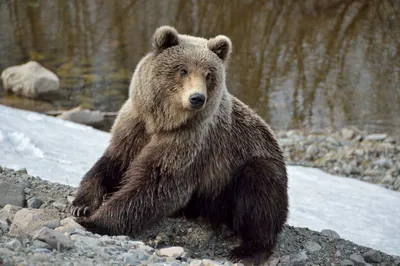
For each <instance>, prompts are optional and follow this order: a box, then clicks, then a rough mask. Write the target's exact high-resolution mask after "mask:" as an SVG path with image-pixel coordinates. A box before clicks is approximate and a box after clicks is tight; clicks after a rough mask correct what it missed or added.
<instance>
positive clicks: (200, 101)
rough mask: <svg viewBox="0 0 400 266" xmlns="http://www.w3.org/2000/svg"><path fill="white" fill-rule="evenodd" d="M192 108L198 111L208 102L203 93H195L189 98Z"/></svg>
mask: <svg viewBox="0 0 400 266" xmlns="http://www.w3.org/2000/svg"><path fill="white" fill-rule="evenodd" d="M189 101H190V106H191V107H192V108H194V109H198V108H200V107H202V106H203V105H204V103H205V102H206V97H205V96H204V94H202V93H198V92H196V93H193V94H191V95H190V96H189Z"/></svg>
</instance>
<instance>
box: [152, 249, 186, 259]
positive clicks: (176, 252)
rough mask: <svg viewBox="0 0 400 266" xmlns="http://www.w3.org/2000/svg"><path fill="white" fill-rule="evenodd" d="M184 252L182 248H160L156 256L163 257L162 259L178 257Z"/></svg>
mask: <svg viewBox="0 0 400 266" xmlns="http://www.w3.org/2000/svg"><path fill="white" fill-rule="evenodd" d="M183 252H185V250H184V249H183V248H182V247H169V248H162V249H160V250H158V251H157V255H159V256H164V257H174V258H177V257H180V256H181V255H182V254H183Z"/></svg>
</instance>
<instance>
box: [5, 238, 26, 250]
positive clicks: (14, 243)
mask: <svg viewBox="0 0 400 266" xmlns="http://www.w3.org/2000/svg"><path fill="white" fill-rule="evenodd" d="M6 248H8V249H10V250H12V251H19V250H20V249H21V248H22V244H21V241H19V240H18V239H13V240H11V241H10V242H8V243H7V244H6Z"/></svg>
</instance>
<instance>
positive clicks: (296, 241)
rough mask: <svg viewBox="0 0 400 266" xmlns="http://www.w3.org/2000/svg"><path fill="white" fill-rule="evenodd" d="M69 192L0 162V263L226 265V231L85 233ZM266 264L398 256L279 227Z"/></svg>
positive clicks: (362, 261)
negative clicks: (133, 235)
mask: <svg viewBox="0 0 400 266" xmlns="http://www.w3.org/2000/svg"><path fill="white" fill-rule="evenodd" d="M292 136H293V135H292ZM383 143H384V142H383ZM75 192H76V188H73V187H69V186H66V185H62V184H58V183H51V182H48V181H45V180H41V179H40V178H39V177H34V176H31V175H29V174H28V173H27V172H26V170H24V169H22V170H17V171H15V170H12V169H6V168H0V207H1V208H2V209H1V210H0V265H2V266H6V265H153V266H155V265H191V266H195V265H197V266H200V265H201V266H206V265H208V266H212V265H215V266H217V265H225V266H228V265H234V264H232V263H230V262H228V261H226V259H225V258H224V257H225V256H226V255H227V254H228V252H229V250H230V249H231V248H232V246H234V245H236V244H237V243H238V242H237V241H238V240H237V239H236V238H235V237H232V236H231V235H230V234H229V232H228V231H227V230H222V232H221V233H220V234H219V236H212V233H211V231H210V230H209V228H208V226H207V224H205V223H202V222H201V221H198V222H193V221H186V220H185V219H183V218H181V219H167V220H165V221H163V222H161V223H160V224H159V225H156V226H154V227H153V228H152V229H151V230H148V231H146V232H144V233H143V234H142V235H140V236H138V237H137V238H135V239H132V238H130V237H127V236H100V235H94V234H92V233H90V232H87V231H86V230H84V229H83V228H82V227H81V226H80V225H79V224H77V223H76V222H75V221H74V219H73V218H72V217H71V216H70V215H69V214H68V213H67V212H66V210H67V209H68V207H69V204H70V203H71V201H72V200H73V197H74V195H75ZM210 236H211V237H210ZM236 265H241V264H240V263H239V264H236ZM266 265H271V266H277V265H280V266H289V265H291V266H292V265H293V266H294V265H307V266H308V265H349V266H350V265H379V266H383V265H385V266H389V265H391V266H392V265H400V257H396V256H389V255H387V254H384V253H383V252H380V251H377V250H373V249H371V248H368V247H364V246H360V245H357V244H355V243H352V242H350V241H347V240H345V239H341V238H340V236H339V235H338V234H337V233H335V232H334V231H331V230H329V229H326V230H323V231H322V232H315V231H311V230H309V229H307V228H297V227H292V226H286V228H285V230H284V232H283V233H282V234H281V235H280V238H279V243H278V246H277V249H276V252H275V255H274V256H273V257H272V258H271V260H270V261H269V262H268V263H267V264H266Z"/></svg>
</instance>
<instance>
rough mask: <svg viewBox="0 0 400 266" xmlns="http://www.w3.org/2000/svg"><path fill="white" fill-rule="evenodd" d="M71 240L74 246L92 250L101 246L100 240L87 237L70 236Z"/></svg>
mask: <svg viewBox="0 0 400 266" xmlns="http://www.w3.org/2000/svg"><path fill="white" fill-rule="evenodd" d="M71 240H72V241H73V242H74V243H75V245H76V246H79V245H83V246H87V247H91V248H93V249H96V248H98V247H101V246H103V242H102V241H101V240H99V239H97V238H93V237H88V236H81V235H72V236H71Z"/></svg>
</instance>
